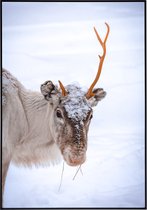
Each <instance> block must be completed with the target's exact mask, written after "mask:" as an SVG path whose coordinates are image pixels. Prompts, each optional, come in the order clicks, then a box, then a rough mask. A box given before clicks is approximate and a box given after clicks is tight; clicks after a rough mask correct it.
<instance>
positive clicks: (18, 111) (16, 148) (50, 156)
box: [2, 70, 61, 190]
mask: <svg viewBox="0 0 147 210" xmlns="http://www.w3.org/2000/svg"><path fill="white" fill-rule="evenodd" d="M2 96H3V99H4V103H3V113H2V114H3V116H2V119H3V123H2V133H3V137H2V170H3V179H2V182H3V190H4V183H5V178H6V174H7V170H8V166H9V163H10V161H11V160H12V161H13V162H14V163H16V164H22V165H25V166H31V165H32V164H35V165H40V164H41V165H46V164H50V163H53V164H54V163H56V162H58V161H59V159H60V158H61V153H60V151H59V149H58V147H57V145H56V144H55V142H54V137H53V136H52V134H51V130H50V121H51V119H50V115H51V112H52V107H51V105H50V104H49V103H48V102H47V101H46V100H45V99H44V97H43V96H42V94H41V93H39V92H32V91H29V90H26V89H25V88H24V87H23V86H22V84H21V83H20V82H19V81H18V80H17V79H16V78H15V77H13V76H12V75H11V74H10V73H9V72H8V71H7V70H3V92H2Z"/></svg>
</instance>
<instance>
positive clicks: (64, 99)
mask: <svg viewBox="0 0 147 210" xmlns="http://www.w3.org/2000/svg"><path fill="white" fill-rule="evenodd" d="M106 26H107V34H106V37H105V40H104V42H102V40H101V38H100V36H99V34H98V33H97V31H96V29H95V28H94V31H95V33H96V35H97V38H98V40H99V42H100V44H101V46H102V48H103V55H102V56H99V58H100V64H99V68H98V72H97V75H96V78H95V80H94V81H93V83H92V84H91V86H90V88H89V89H88V91H87V92H84V91H83V90H82V89H81V88H80V87H79V86H78V85H67V86H66V87H64V86H63V84H62V83H61V81H59V87H58V86H55V85H54V84H53V83H52V82H51V81H46V82H45V83H44V84H42V85H41V92H42V94H43V95H44V97H45V99H46V100H47V101H48V102H49V104H50V107H52V109H50V110H51V111H50V125H49V127H50V130H51V133H52V136H53V138H54V141H55V142H56V144H57V145H58V147H59V149H60V151H61V153H62V155H63V158H64V160H65V161H66V162H67V164H68V165H71V166H76V165H81V164H83V163H84V162H85V159H86V150H87V134H88V129H89V125H90V121H91V119H92V116H93V110H92V107H93V106H96V105H97V103H98V102H99V101H100V100H102V99H103V98H104V97H105V95H106V92H105V91H104V90H103V89H102V88H97V89H93V88H94V86H95V84H96V83H97V81H98V79H99V76H100V73H101V70H102V65H103V61H104V58H105V55H106V40H107V37H108V34H109V25H108V24H107V23H106Z"/></svg>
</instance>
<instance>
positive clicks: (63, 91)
mask: <svg viewBox="0 0 147 210" xmlns="http://www.w3.org/2000/svg"><path fill="white" fill-rule="evenodd" d="M58 82H59V85H60V88H61V90H62V96H66V95H67V94H68V93H67V91H66V90H65V87H64V85H63V84H62V82H61V81H60V80H59V81H58Z"/></svg>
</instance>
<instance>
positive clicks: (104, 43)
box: [86, 23, 110, 99]
mask: <svg viewBox="0 0 147 210" xmlns="http://www.w3.org/2000/svg"><path fill="white" fill-rule="evenodd" d="M105 24H106V26H107V33H106V36H105V39H104V42H102V40H101V38H100V36H99V34H98V32H97V30H96V28H95V27H94V31H95V33H96V36H97V39H98V41H99V42H100V44H101V46H102V48H103V55H102V56H100V55H99V58H100V63H99V67H98V71H97V75H96V77H95V79H94V81H93V83H92V84H91V86H90V88H89V90H88V92H87V93H86V98H87V99H89V98H91V97H92V96H94V95H95V94H94V93H93V92H92V90H93V88H94V86H95V85H96V83H97V81H98V79H99V77H100V74H101V71H102V66H103V62H104V58H105V55H106V41H107V38H108V35H109V31H110V27H109V25H108V24H107V23H105Z"/></svg>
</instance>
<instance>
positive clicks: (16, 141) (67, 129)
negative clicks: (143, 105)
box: [2, 23, 110, 192]
mask: <svg viewBox="0 0 147 210" xmlns="http://www.w3.org/2000/svg"><path fill="white" fill-rule="evenodd" d="M105 24H106V27H107V33H106V36H105V39H104V41H102V40H101V38H100V36H99V34H98V32H97V30H96V29H95V28H94V31H95V33H96V36H97V38H98V41H99V42H100V44H101V46H102V48H103V55H102V56H100V55H99V58H100V63H99V67H98V71H97V75H96V77H95V79H94V81H93V83H92V84H91V86H90V88H89V89H88V91H87V93H85V92H84V91H83V90H82V89H81V87H79V86H77V85H67V86H65V87H64V85H63V84H62V82H61V81H59V87H58V86H57V85H54V84H53V83H52V81H50V80H49V81H46V82H44V83H43V84H42V85H41V87H40V89H41V93H42V94H41V93H39V92H33V91H30V90H27V89H26V88H25V87H24V86H23V85H22V84H21V83H20V82H19V81H18V80H17V79H16V78H15V77H14V76H12V75H11V74H10V72H9V71H7V70H5V69H3V71H2V76H3V91H2V97H3V112H2V119H3V123H2V191H3V192H4V185H5V180H6V175H7V171H8V168H9V164H10V162H11V161H12V162H14V163H15V164H18V165H20V164H22V165H24V166H32V165H49V164H51V163H52V164H54V163H57V162H58V161H59V160H60V159H61V158H62V157H63V159H64V161H65V162H66V163H67V164H68V165H70V166H77V165H82V164H83V163H84V162H85V160H86V150H87V134H88V129H89V125H90V122H91V119H92V116H93V110H92V107H93V106H96V105H97V103H98V102H99V101H100V100H102V99H103V98H104V97H105V96H106V92H105V91H104V90H103V89H102V88H97V89H94V86H95V85H96V83H97V81H98V79H99V77H100V74H101V70H102V66H103V62H104V59H105V55H106V41H107V38H108V35H109V31H110V28H109V25H108V24H107V23H105Z"/></svg>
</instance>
